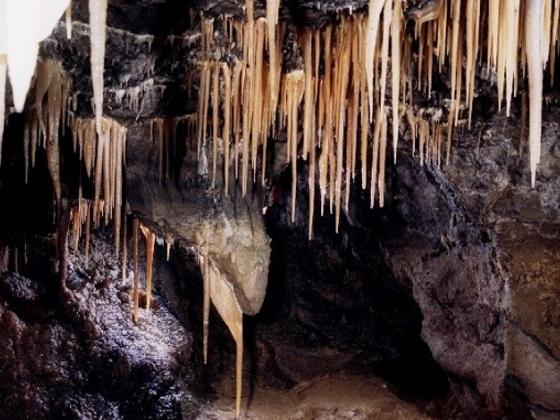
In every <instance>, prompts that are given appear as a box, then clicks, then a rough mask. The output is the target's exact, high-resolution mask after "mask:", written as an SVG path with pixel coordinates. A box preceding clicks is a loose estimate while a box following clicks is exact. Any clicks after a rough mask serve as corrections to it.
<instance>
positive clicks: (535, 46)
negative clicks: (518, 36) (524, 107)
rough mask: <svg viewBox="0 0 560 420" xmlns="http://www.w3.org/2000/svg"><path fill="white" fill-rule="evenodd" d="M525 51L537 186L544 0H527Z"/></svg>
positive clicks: (533, 173) (531, 155) (531, 151)
mask: <svg viewBox="0 0 560 420" xmlns="http://www.w3.org/2000/svg"><path fill="white" fill-rule="evenodd" d="M525 7H526V10H525V42H526V47H525V51H526V54H527V67H528V69H527V70H528V77H529V159H530V168H531V186H532V187H533V188H534V187H535V178H536V173H537V165H538V163H539V161H540V154H541V130H542V89H543V49H542V47H543V43H542V41H543V40H542V36H543V34H542V30H541V29H542V28H541V25H542V13H543V8H542V1H540V0H527V1H526V2H525Z"/></svg>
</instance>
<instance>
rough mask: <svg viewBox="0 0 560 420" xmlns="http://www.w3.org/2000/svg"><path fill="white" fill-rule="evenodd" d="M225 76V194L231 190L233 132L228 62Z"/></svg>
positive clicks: (223, 68)
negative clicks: (230, 169) (230, 172)
mask: <svg viewBox="0 0 560 420" xmlns="http://www.w3.org/2000/svg"><path fill="white" fill-rule="evenodd" d="M222 73H223V77H224V126H223V129H222V139H223V142H224V195H225V196H226V197H227V196H228V192H229V149H230V132H231V70H230V68H229V66H228V65H227V64H223V65H222Z"/></svg>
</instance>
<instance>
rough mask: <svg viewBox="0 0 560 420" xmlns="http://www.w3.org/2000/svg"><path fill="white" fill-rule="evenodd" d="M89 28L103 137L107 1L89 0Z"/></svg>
mask: <svg viewBox="0 0 560 420" xmlns="http://www.w3.org/2000/svg"><path fill="white" fill-rule="evenodd" d="M88 5H89V27H90V33H91V35H90V42H91V81H92V84H93V98H94V105H95V107H94V109H95V125H96V130H97V135H98V136H100V137H101V136H102V133H101V131H102V129H101V119H102V116H103V85H104V83H103V73H104V70H105V39H106V26H107V0H89V3H88Z"/></svg>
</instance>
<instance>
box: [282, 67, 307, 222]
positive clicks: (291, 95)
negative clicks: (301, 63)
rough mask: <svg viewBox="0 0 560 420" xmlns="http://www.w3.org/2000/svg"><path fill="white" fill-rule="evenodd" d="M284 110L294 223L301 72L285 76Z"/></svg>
mask: <svg viewBox="0 0 560 420" xmlns="http://www.w3.org/2000/svg"><path fill="white" fill-rule="evenodd" d="M285 89H286V91H285V95H286V108H287V115H288V120H287V124H288V134H287V141H288V146H287V147H288V153H289V162H290V163H291V166H292V205H291V209H292V212H291V215H292V216H291V220H292V223H293V222H294V221H295V213H296V191H297V145H298V128H297V126H298V108H299V104H300V103H301V101H302V99H303V93H304V89H305V74H304V72H303V71H302V70H294V71H292V72H290V73H288V74H287V75H286V86H285Z"/></svg>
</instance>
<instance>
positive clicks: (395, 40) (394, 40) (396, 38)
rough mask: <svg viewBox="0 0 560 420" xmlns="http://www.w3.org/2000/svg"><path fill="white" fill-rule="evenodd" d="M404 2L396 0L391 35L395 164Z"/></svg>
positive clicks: (395, 159)
mask: <svg viewBox="0 0 560 420" xmlns="http://www.w3.org/2000/svg"><path fill="white" fill-rule="evenodd" d="M401 15H402V1H401V0H395V7H394V10H393V22H392V33H391V91H392V95H391V97H392V106H393V162H394V163H396V162H397V144H398V140H399V125H400V118H399V88H400V74H401V20H402V16H401Z"/></svg>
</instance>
